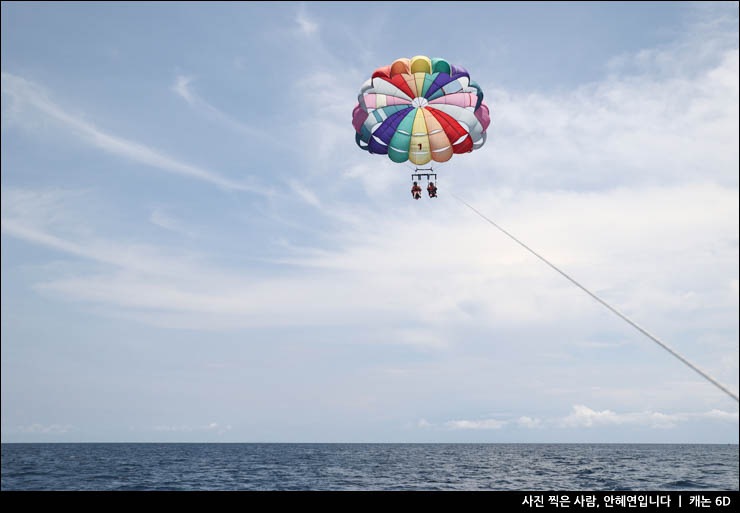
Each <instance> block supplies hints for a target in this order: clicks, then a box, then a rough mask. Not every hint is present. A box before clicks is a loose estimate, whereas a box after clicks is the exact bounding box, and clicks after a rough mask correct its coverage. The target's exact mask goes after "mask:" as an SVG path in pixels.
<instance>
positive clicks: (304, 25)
mask: <svg viewBox="0 0 740 513" xmlns="http://www.w3.org/2000/svg"><path fill="white" fill-rule="evenodd" d="M295 21H296V23H297V24H298V28H299V29H300V32H301V33H302V34H303V35H305V36H311V35H313V34H315V33H316V32H318V30H319V24H318V23H317V22H316V21H315V20H314V19H312V18H311V17H310V16H309V15H308V12H307V11H306V6H305V4H301V5H300V7H298V12H297V13H296V16H295Z"/></svg>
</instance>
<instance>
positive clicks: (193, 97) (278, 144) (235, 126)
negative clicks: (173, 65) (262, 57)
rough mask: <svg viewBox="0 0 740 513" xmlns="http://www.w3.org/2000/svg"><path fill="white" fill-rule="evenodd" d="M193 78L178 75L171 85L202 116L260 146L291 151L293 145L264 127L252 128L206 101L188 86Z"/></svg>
mask: <svg viewBox="0 0 740 513" xmlns="http://www.w3.org/2000/svg"><path fill="white" fill-rule="evenodd" d="M194 80H195V79H194V78H193V77H186V76H183V75H179V76H177V77H176V78H175V83H174V84H173V86H172V91H174V92H175V93H176V94H177V95H178V96H180V97H181V98H183V99H184V100H185V101H186V102H187V103H188V105H189V106H190V107H192V108H193V109H194V110H196V111H197V112H198V113H199V114H200V115H202V116H203V117H205V118H207V119H209V120H211V121H213V122H215V123H218V124H220V125H222V126H225V127H226V128H228V129H229V130H232V131H233V132H235V133H237V134H240V135H242V136H245V137H246V138H248V140H249V141H255V142H256V143H258V144H259V145H260V146H264V145H269V146H271V147H275V148H279V149H280V151H292V150H293V147H292V146H291V145H290V144H286V143H284V142H282V140H280V139H278V138H277V137H275V136H272V135H270V132H269V131H267V130H264V129H257V128H254V127H252V126H250V125H248V124H246V123H243V122H241V121H239V120H237V119H235V118H234V116H232V115H231V114H228V113H226V112H224V111H223V110H221V109H219V108H217V107H215V106H213V105H212V104H210V103H209V102H208V101H206V100H205V99H203V98H202V97H201V96H199V95H198V94H197V93H196V92H195V91H194V90H193V89H192V87H190V84H191V83H192V82H193V81H194Z"/></svg>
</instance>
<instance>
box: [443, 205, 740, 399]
mask: <svg viewBox="0 0 740 513" xmlns="http://www.w3.org/2000/svg"><path fill="white" fill-rule="evenodd" d="M450 195H451V196H452V197H453V198H455V199H456V200H458V201H459V202H461V203H462V204H463V205H465V206H466V207H468V208H469V209H470V210H472V211H473V212H475V213H476V214H478V215H479V216H480V217H482V218H483V219H484V220H486V221H488V222H489V223H491V224H492V225H493V226H495V227H496V228H498V229H499V230H500V231H502V232H503V233H504V234H505V235H507V236H508V237H510V238H511V239H512V240H513V241H514V242H516V243H517V244H519V245H520V246H522V247H523V248H524V249H526V250H527V251H529V252H530V253H532V254H533V255H534V256H536V257H537V258H539V259H540V260H542V261H543V262H545V263H546V264H547V265H549V266H550V267H551V268H552V269H554V270H555V271H557V272H558V273H559V274H561V275H562V276H563V277H565V278H566V279H567V280H568V281H570V282H571V283H573V284H574V285H575V286H577V287H578V288H580V289H581V290H583V291H584V292H585V293H586V294H588V295H589V296H591V297H592V298H594V299H595V300H596V301H598V302H599V303H601V304H602V305H604V306H605V307H606V308H608V309H609V310H611V311H612V313H614V314H616V315H617V316H618V317H620V318H621V319H622V320H624V321H626V322H627V323H628V324H630V325H631V326H632V327H633V328H636V329H637V330H638V331H639V332H641V333H642V334H643V335H645V336H646V337H648V338H649V339H651V340H652V341H653V342H655V343H656V344H658V345H659V346H660V347H662V348H663V349H665V350H666V351H668V352H669V353H671V354H672V355H673V356H675V357H676V358H678V359H679V360H681V361H682V362H683V363H685V364H686V365H687V366H689V367H690V368H691V369H693V370H694V371H695V372H697V373H698V374H699V375H701V376H702V377H703V378H705V379H706V380H707V381H709V382H710V383H712V384H713V385H714V386H716V387H717V388H719V389H720V390H722V391H723V392H724V393H726V394H727V395H729V396H730V397H732V398H733V399H735V401H738V396H737V395H736V394H733V393H732V392H731V391H730V390H729V389H727V387H725V386H724V385H722V384H721V383H720V382H719V381H717V380H716V379H714V378H713V377H711V376H710V375H709V374H707V373H706V372H704V371H702V370H701V369H699V368H698V367H697V366H696V365H694V364H693V363H691V362H690V361H688V360H687V359H686V358H684V357H683V356H681V355H680V354H678V353H677V352H676V351H674V350H673V349H671V348H670V347H668V345H667V344H666V343H665V342H662V341H660V340H659V339H658V338H657V337H655V336H654V335H652V334H651V333H649V332H648V331H647V330H645V329H644V328H642V327H641V326H640V325H638V324H637V323H636V322H634V321H633V320H631V319H630V318H629V317H627V316H626V315H624V314H623V313H622V312H620V311H619V310H617V309H616V308H614V307H613V306H611V305H610V304H608V303H607V302H606V301H604V300H603V299H601V298H600V297H599V296H597V295H596V294H594V293H593V292H591V291H590V290H588V289H587V288H586V287H584V286H583V285H581V284H580V283H578V282H577V281H576V280H574V279H573V278H571V277H570V276H568V275H567V274H565V273H564V272H563V271H561V270H560V269H558V268H557V267H555V266H554V265H553V264H551V263H550V262H549V261H548V260H547V259H545V257H543V256H541V255H539V254H538V253H537V252H536V251H534V250H533V249H532V248H530V247H529V246H527V245H526V244H524V243H523V242H522V241H520V240H519V239H517V238H516V237H514V236H513V235H512V234H510V233H509V232H507V231H506V230H504V229H503V228H501V227H500V226H499V225H497V224H496V223H494V222H493V221H491V220H490V219H489V218H488V217H486V216H485V215H483V214H482V213H480V212H479V211H478V210H476V209H475V208H474V207H472V206H471V205H470V204H469V203H468V202H466V201H465V200H463V199H462V198H460V197H458V196H457V195H455V194H454V193H452V192H450ZM738 402H740V401H738Z"/></svg>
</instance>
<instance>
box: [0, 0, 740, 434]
mask: <svg viewBox="0 0 740 513" xmlns="http://www.w3.org/2000/svg"><path fill="white" fill-rule="evenodd" d="M422 6H423V8H421V7H422ZM411 13H413V23H412V24H409V23H408V22H407V21H403V22H401V21H400V19H399V17H403V18H408V16H411ZM420 54H421V55H428V56H430V57H443V58H446V59H448V60H449V61H450V62H452V63H455V64H459V65H462V66H464V67H465V68H467V69H468V70H469V71H470V73H471V77H472V78H473V79H474V80H476V82H478V83H479V84H480V85H481V87H482V88H483V90H484V92H485V95H486V102H487V103H488V105H489V106H490V107H491V110H492V119H493V123H492V125H491V127H490V128H489V130H488V134H489V136H488V141H487V143H486V145H485V146H484V147H483V148H482V149H480V150H479V151H476V152H474V153H471V154H468V155H456V156H455V157H454V158H453V159H452V160H451V161H450V162H448V163H446V164H444V165H441V166H439V170H438V172H439V176H440V180H439V185H440V197H439V198H438V199H437V200H435V201H431V200H428V199H427V200H422V201H418V202H413V201H411V199H410V194H409V191H408V189H409V186H410V183H409V170H408V168H407V167H406V166H404V165H398V164H393V163H392V162H390V161H389V160H388V159H387V158H386V157H383V156H379V155H369V154H367V153H365V152H363V151H361V150H359V149H358V148H357V147H356V146H355V143H354V130H353V128H352V125H351V113H352V108H353V107H354V105H355V103H356V97H357V93H358V92H359V89H360V86H361V85H362V83H363V82H364V81H365V80H366V79H367V78H368V77H369V76H370V74H371V73H372V71H373V70H374V69H375V68H377V67H380V66H383V65H387V64H390V63H391V62H392V61H393V60H395V59H397V58H399V57H412V56H414V55H420ZM1 159H2V281H1V287H2V440H3V442H17V441H224V442H227V441H243V442H468V441H470V442H709V443H737V442H738V404H737V402H735V401H733V400H732V399H731V398H730V397H728V396H727V395H725V394H723V393H722V392H721V391H719V390H718V389H716V388H715V387H713V386H712V385H711V384H709V383H707V382H706V381H705V380H703V379H702V378H701V377H700V376H699V375H697V374H696V373H694V372H693V371H691V370H690V369H689V368H687V367H686V366H684V365H683V364H681V363H680V362H679V361H678V360H676V359H675V358H673V357H671V356H670V355H669V354H667V353H666V352H664V351H663V350H662V349H660V348H659V347H658V346H657V345H655V344H654V343H653V342H651V341H650V340H648V339H647V338H645V337H644V336H642V335H641V334H639V333H638V332H636V331H635V330H634V329H633V328H631V327H630V326H628V325H626V324H625V323H624V322H623V321H621V320H619V319H618V318H617V317H615V316H614V315H613V314H611V313H610V312H608V311H607V310H605V309H604V308H603V307H602V306H600V305H599V304H598V303H596V302H595V301H593V299H591V298H589V297H588V296H587V295H585V294H584V293H583V292H582V291H580V290H578V289H577V288H575V287H574V286H573V285H572V284H570V283H568V282H567V281H566V280H564V279H563V278H562V277H561V276H559V275H557V274H556V273H554V272H553V271H552V270H551V269H549V268H548V267H547V266H545V265H544V264H542V263H541V262H540V261H538V260H537V259H536V258H534V257H533V256H532V255H530V254H528V253H526V252H525V251H524V250H523V249H522V248H521V247H519V246H517V245H516V244H515V243H513V242H512V241H511V240H509V239H507V238H506V237H505V236H503V235H502V234H501V233H500V232H497V231H496V230H494V229H493V228H492V227H491V226H490V225H488V224H486V223H484V222H482V221H481V219H480V218H478V217H476V216H475V215H474V214H472V213H471V212H470V211H469V210H467V209H466V208H465V207H464V206H462V205H461V204H460V203H458V202H457V201H455V200H454V199H453V198H452V197H451V195H450V194H448V193H449V192H454V193H455V194H457V195H459V196H461V197H463V198H465V199H466V200H467V201H469V202H470V203H471V204H473V205H474V206H476V208H478V209H479V210H481V211H482V212H484V213H485V214H486V215H488V216H490V217H491V218H493V219H494V220H495V221H496V222H498V223H500V224H501V225H503V226H504V227H505V228H506V229H507V230H509V231H511V232H512V233H514V234H515V235H516V236H517V237H519V238H520V239H522V240H523V241H525V242H526V243H527V244H529V245H530V246H531V247H532V248H534V249H535V250H537V251H538V252H540V253H541V254H543V255H545V256H546V257H547V258H548V259H550V260H551V261H552V262H553V263H555V264H556V265H558V266H560V267H561V268H562V269H563V270H564V271H566V272H568V273H569V274H571V275H572V276H574V277H575V278H576V279H577V280H579V281H580V282H581V283H583V284H584V285H585V286H587V287H589V288H591V289H592V290H594V291H595V292H596V293H597V294H599V295H600V296H601V297H603V298H604V299H605V300H606V301H608V302H610V303H611V304H613V305H614V306H615V307H617V308H619V309H620V310H622V311H623V312H625V313H626V314H627V315H629V316H630V317H632V318H633V319H634V320H635V321H637V322H638V323H640V324H641V325H643V326H644V327H646V328H647V329H648V330H650V331H651V332H653V333H655V334H656V335H658V336H659V337H661V338H662V339H664V340H665V341H666V342H668V343H669V344H670V345H671V346H672V347H674V348H675V349H676V350H678V351H679V352H680V353H682V354H683V355H685V356H686V357H688V358H689V359H690V360H691V361H693V362H694V363H696V364H697V365H698V366H699V367H701V368H702V369H704V370H705V371H707V372H708V373H710V374H711V375H713V376H714V377H716V378H717V379H718V380H719V381H721V382H722V383H724V384H726V385H727V386H728V387H729V388H731V389H732V390H733V391H734V393H737V390H738V210H739V208H738V6H737V3H716V4H715V3H697V4H693V3H685V2H681V3H668V2H655V3H650V2H647V3H636V2H635V3H632V2H630V3H580V2H579V3H572V4H571V3H519V2H517V3H469V4H468V3H458V2H455V3H431V4H418V3H409V4H404V3H398V2H391V3H377V4H375V3H373V4H369V5H368V4H359V3H346V4H345V3H339V2H329V3H305V4H304V3H254V4H253V3H231V2H227V3H214V2H209V3H196V2H185V3H169V2H168V3H138V2H135V3H101V4H95V3H87V2H85V3H69V4H68V3H45V2H44V3H22V2H12V3H8V2H5V3H3V4H2V153H1Z"/></svg>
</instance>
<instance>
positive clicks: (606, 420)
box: [558, 404, 688, 428]
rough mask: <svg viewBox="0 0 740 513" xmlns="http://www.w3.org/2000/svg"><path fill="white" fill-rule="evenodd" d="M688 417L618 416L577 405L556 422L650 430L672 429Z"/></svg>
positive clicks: (631, 414) (571, 426)
mask: <svg viewBox="0 0 740 513" xmlns="http://www.w3.org/2000/svg"><path fill="white" fill-rule="evenodd" d="M687 418H688V417H687V416H686V415H683V414H670V415H668V414H664V413H660V412H651V411H645V412H639V413H622V414H618V413H615V412H613V411H611V410H602V411H596V410H592V409H591V408H589V407H587V406H584V405H582V404H578V405H575V406H573V412H572V413H571V414H570V415H568V416H567V417H565V418H563V419H561V420H560V421H559V422H558V425H559V426H560V427H564V428H574V427H589V428H590V427H599V426H609V425H625V424H626V425H642V426H648V427H651V428H674V427H676V425H677V424H678V423H679V422H682V421H685V420H686V419H687Z"/></svg>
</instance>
